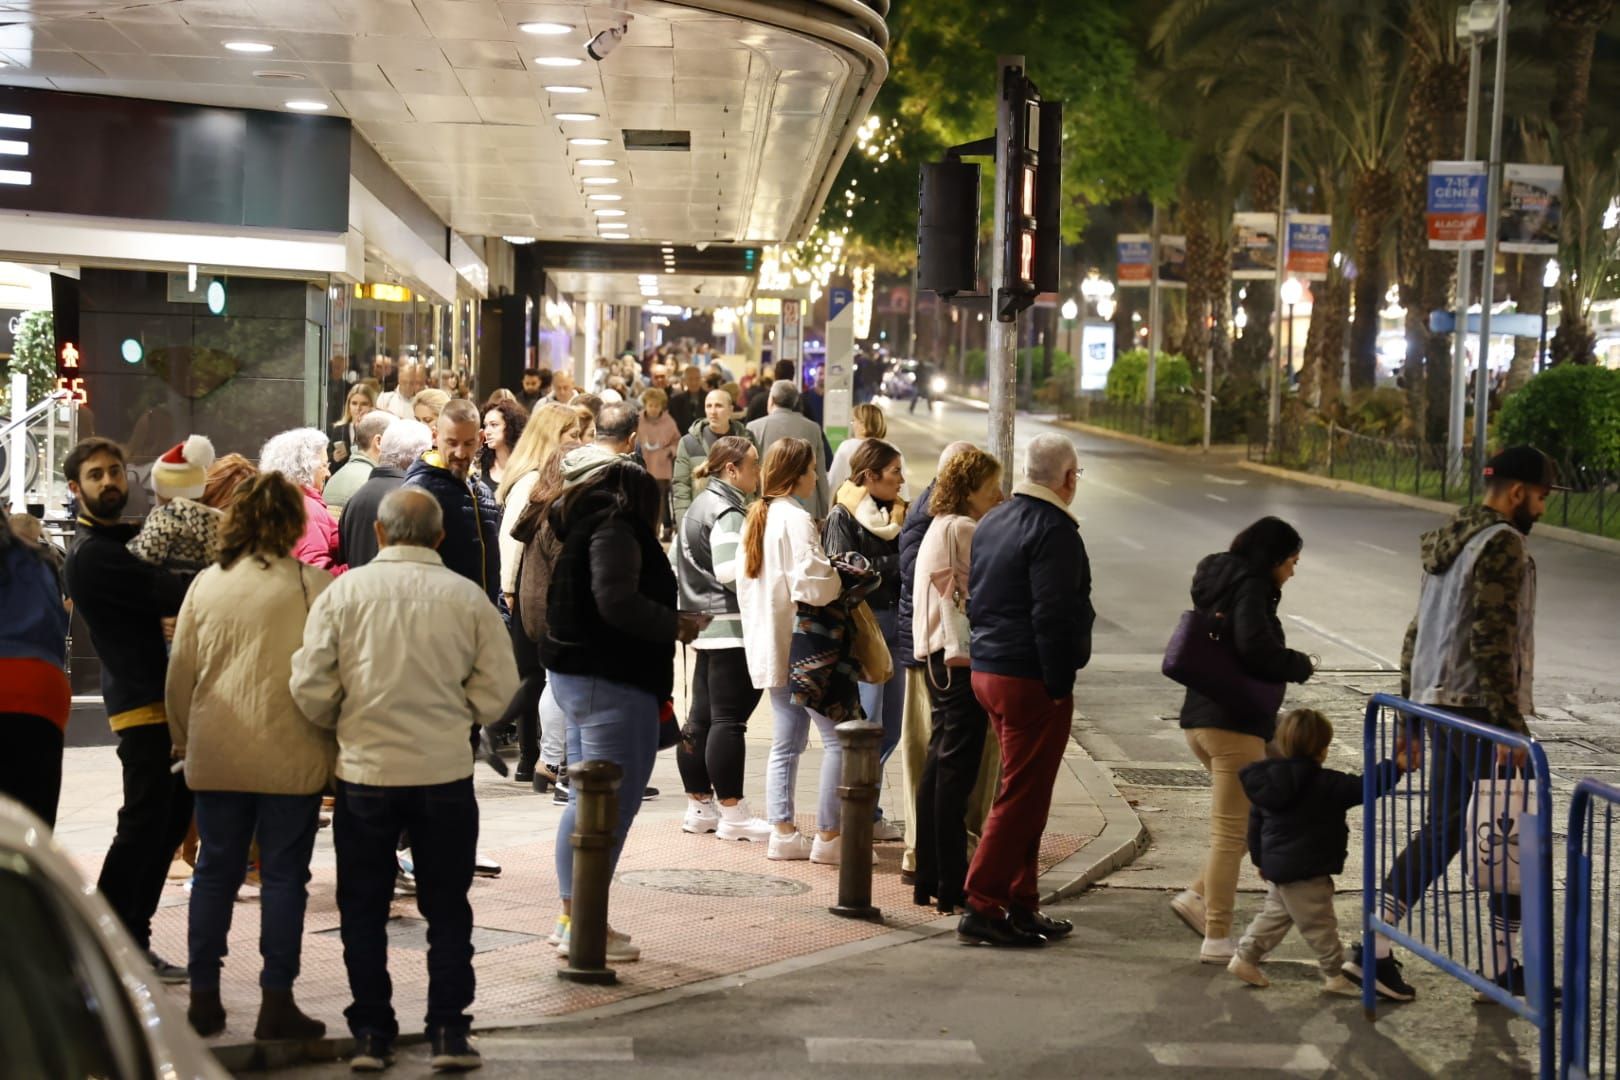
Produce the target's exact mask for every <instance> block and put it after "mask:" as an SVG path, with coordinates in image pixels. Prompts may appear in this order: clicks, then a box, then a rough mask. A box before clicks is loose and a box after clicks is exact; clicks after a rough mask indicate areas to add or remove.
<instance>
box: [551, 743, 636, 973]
mask: <svg viewBox="0 0 1620 1080" xmlns="http://www.w3.org/2000/svg"><path fill="white" fill-rule="evenodd" d="M623 776H624V770H623V769H622V768H620V767H619V766H618V765H616V764H614V763H613V762H611V761H582V762H580V763H579V764H578V765H573V766H570V767H569V769H568V779H569V782H570V783H571V784H572V785H573V788H574V798H575V807H574V835H573V844H574V904H573V915H572V917H571V919H570V926H569V939H568V964H567V966H565V967H561V968H558V969H557V978H559V979H567V980H568V981H569V982H579V983H601V984H607V983H613V982H617V981H618V976H617V975H616V974H614V971H613V969H612V968H610V967H608V966H607V928H608V888H609V887H610V886H611V885H612V884H613V878H612V874H611V872H610V870H609V862H608V856H609V854H610V853H611V852H612V850H613V833H614V830H615V829H616V828H617V827H618V824H619V794H618V793H619V781H620V780H621V779H622V778H623Z"/></svg>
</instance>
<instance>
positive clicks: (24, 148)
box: [0, 112, 34, 187]
mask: <svg viewBox="0 0 1620 1080" xmlns="http://www.w3.org/2000/svg"><path fill="white" fill-rule="evenodd" d="M33 128H34V118H33V117H32V116H28V115H26V114H24V113H14V112H0V131H32V130H33ZM27 156H28V140H26V139H12V138H0V164H6V161H5V159H6V158H14V157H27ZM33 182H34V174H33V173H32V172H31V171H29V170H28V169H3V168H0V184H11V185H13V186H16V187H28V186H29V185H31V184H33Z"/></svg>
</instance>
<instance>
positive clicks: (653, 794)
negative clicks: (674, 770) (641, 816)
mask: <svg viewBox="0 0 1620 1080" xmlns="http://www.w3.org/2000/svg"><path fill="white" fill-rule="evenodd" d="M660 794H661V792H659V790H658V789H657V788H655V787H644V788H642V789H641V801H642V802H646V801H647V800H648V799H656V798H658V796H659V795H660Z"/></svg>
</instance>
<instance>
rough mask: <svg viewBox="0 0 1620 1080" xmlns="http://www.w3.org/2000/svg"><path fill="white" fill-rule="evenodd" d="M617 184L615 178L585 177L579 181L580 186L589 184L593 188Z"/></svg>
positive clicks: (616, 178) (617, 179) (617, 180)
mask: <svg viewBox="0 0 1620 1080" xmlns="http://www.w3.org/2000/svg"><path fill="white" fill-rule="evenodd" d="M618 182H619V178H618V177H617V176H587V177H586V178H585V179H584V180H581V181H580V183H582V184H591V185H593V186H595V187H601V186H603V185H605V184H617V183H618Z"/></svg>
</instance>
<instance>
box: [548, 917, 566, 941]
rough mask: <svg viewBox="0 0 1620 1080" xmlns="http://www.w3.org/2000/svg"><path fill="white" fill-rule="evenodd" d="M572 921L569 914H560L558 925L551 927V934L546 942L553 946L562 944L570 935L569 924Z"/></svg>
mask: <svg viewBox="0 0 1620 1080" xmlns="http://www.w3.org/2000/svg"><path fill="white" fill-rule="evenodd" d="M571 921H572V920H570V919H569V917H568V916H567V915H558V916H557V923H556V925H555V926H553V927H552V928H551V936H550V937H548V938H546V944H547V945H550V946H551V947H552V948H556V947H557V946H558V945H561V944H562V943H563V941H564V940H565V939H566V938H567V937H568V924H569V922H571Z"/></svg>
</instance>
